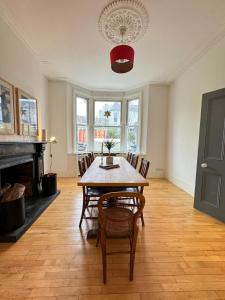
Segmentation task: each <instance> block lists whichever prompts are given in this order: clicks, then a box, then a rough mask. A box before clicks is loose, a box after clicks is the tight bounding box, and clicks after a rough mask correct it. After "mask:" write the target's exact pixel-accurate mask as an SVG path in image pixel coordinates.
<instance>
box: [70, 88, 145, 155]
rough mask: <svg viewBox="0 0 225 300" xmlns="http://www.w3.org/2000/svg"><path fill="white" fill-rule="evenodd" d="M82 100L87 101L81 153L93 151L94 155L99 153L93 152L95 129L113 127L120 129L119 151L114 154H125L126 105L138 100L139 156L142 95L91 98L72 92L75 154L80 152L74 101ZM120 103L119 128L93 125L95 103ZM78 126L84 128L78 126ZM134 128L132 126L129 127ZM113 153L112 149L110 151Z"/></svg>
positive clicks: (88, 95) (138, 151)
mask: <svg viewBox="0 0 225 300" xmlns="http://www.w3.org/2000/svg"><path fill="white" fill-rule="evenodd" d="M79 97H80V98H82V99H84V100H86V101H87V149H86V151H85V152H83V153H87V152H90V151H93V152H95V153H100V152H98V151H95V150H94V129H95V127H103V128H104V127H109V128H110V127H115V128H120V150H119V151H115V152H120V153H126V152H127V151H128V148H127V129H128V103H129V101H132V100H139V112H138V143H137V150H136V154H140V151H141V130H142V109H143V108H142V93H141V92H140V93H132V94H130V95H125V96H124V95H122V94H121V96H112V97H110V96H104V97H101V96H100V97H93V96H91V94H86V93H82V92H79V93H77V92H75V91H74V98H73V99H74V100H73V106H74V108H73V115H74V117H73V124H74V125H73V130H72V133H73V148H74V153H75V154H81V153H82V152H79V151H78V143H77V125H79V124H77V122H76V116H77V115H76V114H77V111H76V99H77V98H79ZM100 101H103V102H120V103H121V114H120V126H112V125H104V126H102V125H95V102H100ZM80 126H84V125H83V124H80ZM131 127H134V126H131ZM112 152H113V149H112Z"/></svg>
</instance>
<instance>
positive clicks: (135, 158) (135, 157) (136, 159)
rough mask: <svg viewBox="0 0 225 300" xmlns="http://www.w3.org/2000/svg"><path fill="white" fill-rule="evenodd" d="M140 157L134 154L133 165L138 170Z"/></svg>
mask: <svg viewBox="0 0 225 300" xmlns="http://www.w3.org/2000/svg"><path fill="white" fill-rule="evenodd" d="M138 158H139V156H138V155H135V154H132V160H131V165H132V166H133V167H134V168H135V169H136V168H137V164H138Z"/></svg>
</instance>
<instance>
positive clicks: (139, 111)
mask: <svg viewBox="0 0 225 300" xmlns="http://www.w3.org/2000/svg"><path fill="white" fill-rule="evenodd" d="M134 100H138V125H129V124H128V107H129V102H131V101H134ZM141 100H142V98H141V96H140V95H133V96H131V97H129V98H128V99H127V103H126V132H125V136H126V137H125V142H126V146H125V147H126V152H128V143H127V142H128V128H129V127H137V128H138V137H137V149H136V152H135V154H139V153H140V149H141V145H140V143H141V110H142V101H141Z"/></svg>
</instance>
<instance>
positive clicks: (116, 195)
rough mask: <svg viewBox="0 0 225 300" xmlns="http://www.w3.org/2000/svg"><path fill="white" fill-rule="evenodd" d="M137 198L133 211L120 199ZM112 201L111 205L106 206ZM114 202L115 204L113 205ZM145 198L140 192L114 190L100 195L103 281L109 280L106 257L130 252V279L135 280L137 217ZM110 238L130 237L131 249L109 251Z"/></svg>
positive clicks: (99, 237)
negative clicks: (108, 242) (107, 242)
mask: <svg viewBox="0 0 225 300" xmlns="http://www.w3.org/2000/svg"><path fill="white" fill-rule="evenodd" d="M121 198H122V199H124V198H128V199H129V198H135V199H137V203H138V205H137V207H136V208H137V209H136V211H132V210H130V209H128V208H125V207H123V204H122V205H121V204H120V199H121ZM105 203H110V206H105ZM112 203H113V206H112ZM144 205H145V198H144V196H143V195H142V194H140V193H130V192H113V193H108V194H105V195H103V196H101V197H100V199H99V202H98V211H99V236H98V239H99V241H100V244H101V250H102V264H103V282H104V283H106V281H107V263H106V257H107V255H109V254H110V255H111V254H118V253H127V254H130V281H132V280H133V273H134V260H135V250H136V242H137V235H138V222H137V219H138V217H139V216H140V214H141V213H142V211H143V208H144ZM108 238H128V239H129V241H130V250H129V251H121V252H108V251H107V247H106V240H107V239H108Z"/></svg>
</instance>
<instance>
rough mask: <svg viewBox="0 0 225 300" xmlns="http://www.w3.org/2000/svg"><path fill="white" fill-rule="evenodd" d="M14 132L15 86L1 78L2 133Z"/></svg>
mask: <svg viewBox="0 0 225 300" xmlns="http://www.w3.org/2000/svg"><path fill="white" fill-rule="evenodd" d="M14 133H15V121H14V87H13V85H11V84H10V83H8V82H7V81H5V80H3V79H1V78H0V134H14Z"/></svg>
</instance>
